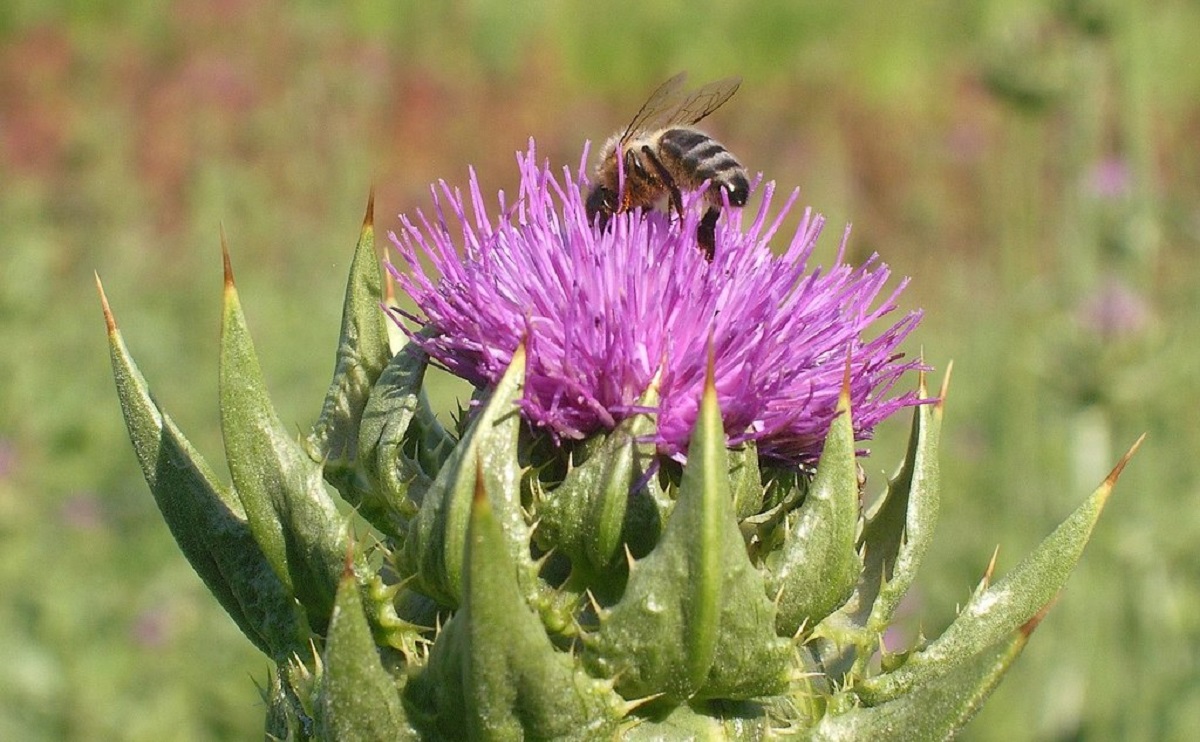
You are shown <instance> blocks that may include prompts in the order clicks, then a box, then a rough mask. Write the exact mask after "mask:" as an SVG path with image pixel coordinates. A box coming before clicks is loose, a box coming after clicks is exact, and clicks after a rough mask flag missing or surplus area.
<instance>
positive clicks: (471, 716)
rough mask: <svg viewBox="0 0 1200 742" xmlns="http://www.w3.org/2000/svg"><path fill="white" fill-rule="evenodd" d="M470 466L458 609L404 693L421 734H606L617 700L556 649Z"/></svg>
mask: <svg viewBox="0 0 1200 742" xmlns="http://www.w3.org/2000/svg"><path fill="white" fill-rule="evenodd" d="M485 480H486V476H485V474H484V472H483V471H482V469H479V470H477V474H476V477H475V481H476V487H475V490H476V493H477V494H476V496H475V497H474V498H473V502H472V507H471V513H470V520H469V526H468V538H467V544H466V563H465V572H466V574H465V583H464V585H463V602H462V607H461V609H460V610H459V611H458V612H457V613H456V614H455V615H454V617H453V618H451V619H450V621H449V623H447V624H446V626H445V628H444V629H443V630H442V632H441V634H440V635H439V636H438V639H437V642H436V643H435V644H434V647H433V650H432V652H431V653H430V657H429V664H428V666H427V668H426V669H425V671H424V672H423V673H421V674H420V675H418V676H416V677H415V678H413V680H411V681H410V682H409V683H408V685H407V687H406V689H405V694H406V697H407V699H408V701H409V704H410V706H411V707H413V708H414V710H415V711H414V714H415V715H414V720H416V721H417V723H418V725H419V726H420V727H421V729H422V731H423V732H425V733H426V735H427V737H430V738H437V739H579V740H591V739H611V738H612V737H613V734H614V732H615V730H616V727H617V722H618V721H619V719H620V718H621V716H622V713H623V708H624V706H625V704H624V703H623V702H622V700H621V699H620V698H619V697H617V696H616V695H615V694H614V693H613V692H612V689H611V687H610V686H609V685H608V684H607V683H603V682H600V681H597V680H594V679H592V678H590V677H588V675H587V674H586V673H584V672H583V671H582V670H581V669H580V668H578V667H577V666H575V664H574V660H573V659H572V656H571V655H570V654H569V653H566V652H560V651H558V650H556V649H555V648H554V646H553V644H551V642H550V639H549V638H548V637H547V636H546V632H545V629H544V628H543V627H542V624H541V621H540V619H539V618H538V615H537V613H535V612H534V611H533V610H531V609H530V607H529V605H528V604H527V603H526V602H525V601H524V600H523V599H522V597H521V585H520V582H519V574H520V571H521V570H520V568H519V567H518V565H517V563H515V562H514V561H513V560H512V557H511V555H510V552H509V544H508V541H509V539H508V537H507V536H506V535H505V534H504V532H503V527H502V524H501V522H500V521H499V520H498V519H497V518H496V517H495V511H494V509H493V506H492V502H494V501H495V497H494V496H490V494H489V493H488V492H487V491H486V489H485V487H486V485H485Z"/></svg>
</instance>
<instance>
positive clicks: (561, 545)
mask: <svg viewBox="0 0 1200 742" xmlns="http://www.w3.org/2000/svg"><path fill="white" fill-rule="evenodd" d="M637 405H638V406H641V407H647V408H653V407H656V406H657V405H658V388H657V382H655V383H654V384H652V385H651V386H650V388H648V389H647V390H646V392H645V393H644V394H643V395H642V397H641V398H640V399H639V400H638V401H637ZM654 431H655V424H654V418H653V416H651V415H650V414H637V415H633V416H631V417H628V418H626V419H625V420H623V421H621V423H620V424H619V425H617V427H616V429H614V430H613V431H612V432H611V433H609V434H608V435H607V436H605V438H604V440H603V442H601V443H600V445H599V446H598V447H597V448H596V450H595V451H593V452H592V453H591V454H590V455H589V456H588V458H587V460H586V461H584V462H583V463H582V464H580V465H578V466H575V467H574V468H572V469H571V470H570V471H569V472H567V476H566V477H565V478H564V479H563V481H562V483H561V484H560V485H558V486H557V487H555V488H554V489H553V490H551V491H549V492H548V493H546V495H545V496H544V498H543V500H542V504H541V507H540V508H538V514H539V516H540V517H539V523H538V536H539V538H544V539H545V541H546V543H549V544H552V545H553V547H554V548H555V549H556V550H558V551H561V552H562V553H563V554H565V555H566V556H568V557H570V559H571V561H572V562H573V563H578V562H580V561H581V560H586V563H587V565H588V566H589V567H591V568H592V569H595V570H598V571H601V572H603V570H606V569H608V568H609V567H612V566H613V565H614V564H615V563H616V562H617V560H619V559H622V558H624V552H623V550H622V548H621V547H622V546H623V545H624V544H625V543H626V541H627V537H628V534H627V530H628V529H629V528H637V525H636V524H630V523H628V522H627V520H628V519H627V515H628V514H629V509H630V508H629V506H630V505H631V504H634V511H635V512H638V513H641V512H646V511H654V510H655V508H654V506H653V505H650V506H649V507H644V508H639V507H637V505H636V504H635V503H631V501H634V500H637V499H644V498H648V497H650V494H649V493H648V492H647V491H646V488H645V487H641V488H638V489H637V490H636V491H635V485H636V484H637V483H638V481H639V480H640V479H642V478H643V477H644V476H645V474H646V470H647V469H648V468H649V466H650V464H651V462H652V460H653V457H654V455H655V452H654V444H653V443H645V442H639V441H645V440H647V439H648V438H649V436H651V435H653V434H654Z"/></svg>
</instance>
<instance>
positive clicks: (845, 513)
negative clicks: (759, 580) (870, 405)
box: [766, 371, 862, 635]
mask: <svg viewBox="0 0 1200 742" xmlns="http://www.w3.org/2000/svg"><path fill="white" fill-rule="evenodd" d="M847 373H849V372H848V371H847ZM858 513H859V491H858V467H857V464H856V462H855V445H854V427H853V425H852V424H851V419H850V392H849V379H848V377H847V381H846V382H845V384H844V385H843V388H842V393H841V396H840V397H839V399H838V405H837V417H835V418H834V419H833V423H832V424H831V425H830V426H829V433H828V434H827V435H826V437H825V447H824V450H823V452H822V454H821V460H820V461H819V462H818V463H817V473H816V475H815V476H814V478H813V482H812V485H811V486H810V487H809V489H808V494H807V496H806V497H805V500H804V503H803V505H801V506H800V507H799V508H798V509H797V510H796V511H795V512H794V513H792V514H791V515H789V516H788V521H787V522H788V523H789V525H788V526H787V528H788V530H787V533H786V536H785V539H784V544H783V546H782V547H781V548H780V549H779V550H778V551H776V552H774V553H773V554H771V555H770V556H769V557H768V559H767V562H766V566H767V571H768V573H769V577H768V588H769V590H770V594H771V595H777V596H778V599H777V604H778V606H779V615H778V619H777V623H776V628H777V630H778V631H779V633H780V634H783V635H791V634H795V633H796V632H797V631H799V630H800V628H801V627H803V626H810V627H811V626H813V625H814V624H815V623H817V622H819V621H820V620H822V619H824V618H825V617H826V616H828V615H829V614H830V613H832V612H833V611H834V610H835V609H836V608H838V607H839V606H840V605H842V604H843V603H845V602H846V599H847V598H848V597H850V594H851V592H852V591H853V589H854V586H855V584H856V583H857V582H858V577H859V574H860V572H861V566H862V565H861V561H860V559H859V555H858V551H857V543H856V536H855V530H856V528H857V525H858Z"/></svg>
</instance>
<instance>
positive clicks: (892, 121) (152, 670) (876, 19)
mask: <svg viewBox="0 0 1200 742" xmlns="http://www.w3.org/2000/svg"><path fill="white" fill-rule="evenodd" d="M1198 37H1200V8H1198V7H1197V5H1196V4H1195V3H1193V2H1184V1H1182V0H1176V1H1171V0H1162V1H1160V2H1143V3H1125V2H1121V1H1120V0H1054V1H1046V2H1012V1H1010V0H1004V1H1001V0H991V1H988V0H983V1H981V2H952V1H949V0H947V1H944V2H932V1H928V0H916V1H913V2H907V3H897V4H892V3H882V2H878V3H876V2H868V3H843V2H840V1H839V0H816V1H814V2H803V3H795V2H788V1H787V0H772V1H770V2H757V3H750V2H737V1H736V0H725V1H724V2H712V1H709V0H688V1H687V2H683V1H679V2H666V1H664V2H626V1H622V2H612V3H599V2H548V1H547V2H530V3H523V4H515V3H502V2H485V1H484V0H475V1H473V2H472V1H470V0H457V1H447V2H441V3H416V2H407V3H404V2H401V3H395V4H392V7H385V5H384V4H371V3H365V2H346V3H336V4H335V3H327V2H317V1H316V0H310V1H308V2H298V3H292V4H280V3H269V2H251V1H250V0H202V1H197V2H188V1H186V0H176V1H175V2H168V3H161V2H152V1H150V0H144V1H139V0H127V1H125V2H120V1H118V0H86V1H84V0H78V1H74V2H63V3H59V4H58V5H57V6H55V5H54V4H51V3H45V2H40V1H37V0H8V2H6V3H4V4H3V5H2V6H0V331H2V335H0V337H2V339H3V342H2V344H0V596H2V597H0V658H3V665H2V667H3V671H2V672H0V739H5V740H57V739H67V740H94V739H121V740H208V739H252V738H257V737H259V736H260V735H261V728H262V717H263V707H262V704H261V703H260V702H259V699H258V697H257V693H256V690H255V684H256V683H259V684H261V683H263V681H264V678H265V677H266V673H267V670H268V667H269V663H268V661H267V660H266V659H265V658H264V657H262V656H259V655H258V654H257V653H256V652H255V651H254V650H253V649H252V647H251V646H250V644H249V642H247V641H246V640H244V639H243V638H242V637H241V635H240V634H239V633H238V631H237V629H236V628H235V627H234V626H233V624H232V622H231V621H229V620H228V619H227V618H226V617H225V616H224V614H223V613H222V612H221V611H220V609H219V608H218V606H217V604H216V602H215V601H214V600H212V599H211V598H210V597H209V596H208V594H207V593H206V591H205V589H204V588H203V586H202V585H201V583H200V581H199V580H198V579H197V578H196V576H195V575H194V574H193V573H192V571H191V569H190V568H189V567H188V565H187V564H186V562H185V561H184V560H183V558H182V557H181V556H180V554H179V553H178V552H177V551H176V549H175V547H174V544H173V542H172V540H171V537H170V535H169V534H168V532H167V529H166V527H165V526H164V525H163V523H162V522H161V520H160V518H159V516H158V513H157V510H156V509H155V506H154V504H153V501H152V500H151V498H150V496H149V492H148V490H147V488H146V485H145V483H144V481H143V480H142V478H141V475H140V473H139V472H138V470H137V468H136V465H135V460H134V457H133V454H132V451H131V449H130V446H129V444H128V442H127V440H126V439H125V436H124V432H123V427H122V422H121V418H120V414H119V411H118V406H117V403H116V398H115V394H114V390H113V385H112V381H111V378H110V374H109V367H108V357H107V347H106V343H105V337H104V332H103V323H102V321H101V318H100V312H99V309H98V306H97V302H96V300H95V294H94V289H93V286H92V272H93V270H98V271H99V272H100V274H101V276H102V278H103V279H104V281H105V287H106V289H107V291H108V294H109V297H110V298H111V300H112V303H113V309H114V311H115V312H116V315H117V318H118V321H119V322H120V325H121V328H122V330H123V332H124V334H125V337H126V340H127V342H128V343H129V344H130V346H131V349H132V350H133V352H134V354H135V356H136V357H137V358H138V361H139V363H140V364H141V366H142V370H143V371H144V372H145V374H146V375H147V377H148V378H149V380H150V382H151V384H152V385H153V387H154V388H155V390H156V392H157V395H158V397H159V399H160V401H161V402H162V403H163V404H164V405H166V407H167V408H168V409H169V410H171V411H172V413H173V414H174V416H175V417H176V420H177V421H178V422H179V423H180V425H181V426H182V427H183V429H184V430H185V431H187V432H188V433H189V435H190V436H191V437H192V439H193V441H194V442H195V443H196V444H197V445H198V446H199V447H200V449H201V450H203V451H205V452H206V453H207V455H208V456H209V457H210V460H211V461H212V463H214V465H217V466H220V465H221V464H222V458H221V447H220V434H219V430H218V416H217V408H216V356H217V345H216V343H217V325H218V311H219V309H218V302H219V290H220V283H221V278H220V257H219V248H218V245H219V241H218V234H219V229H220V227H221V225H224V228H225V230H226V232H227V233H228V235H229V240H230V244H231V248H232V251H233V259H234V265H235V268H236V271H237V276H238V284H239V287H240V289H241V291H242V297H243V302H244V304H245V306H246V311H247V314H248V317H249V320H250V323H251V327H252V329H253V331H254V333H255V339H256V341H257V344H258V349H259V352H260V355H261V358H262V363H263V366H264V371H265V373H266V376H267V379H268V382H269V384H270V385H271V388H272V391H273V393H274V395H275V397H276V400H277V404H278V408H279V411H280V415H281V417H282V418H283V419H284V420H285V421H286V422H288V423H291V424H294V425H295V426H296V429H297V431H299V430H301V429H304V428H306V427H307V426H308V425H309V424H310V423H311V422H312V421H313V420H314V419H315V417H316V415H317V413H318V412H319V410H320V404H321V399H322V395H323V393H324V390H325V386H326V385H327V383H328V381H329V375H330V372H331V370H332V368H333V350H334V345H335V342H336V337H337V331H338V320H339V315H340V309H341V291H342V283H343V280H344V276H345V274H346V271H347V269H348V260H349V257H350V255H351V249H352V247H353V243H354V241H355V239H356V237H357V233H358V228H359V223H360V219H361V216H362V211H363V208H364V205H365V201H366V196H367V192H368V189H369V188H370V187H371V185H372V184H374V186H375V187H376V194H377V201H376V204H377V208H376V213H377V221H376V224H377V227H378V228H379V230H380V233H381V234H382V233H384V232H386V230H389V229H392V228H394V227H395V226H396V225H397V218H396V215H397V214H398V213H400V212H411V211H413V210H415V209H416V208H417V207H419V206H423V205H425V204H426V203H427V198H428V196H427V194H428V192H427V187H428V184H429V183H430V182H431V181H434V180H435V179H437V178H446V179H447V180H449V181H451V182H452V183H459V184H461V183H463V182H465V179H466V168H467V165H468V164H472V165H474V167H475V168H476V169H477V170H478V172H479V174H480V178H481V180H482V182H483V184H484V186H485V190H490V191H494V190H495V189H497V188H505V189H508V190H509V191H510V192H511V190H512V188H513V186H514V185H515V183H516V170H515V166H514V160H513V152H514V151H516V150H517V149H521V148H523V147H524V146H525V143H526V141H527V139H528V137H530V136H534V137H536V138H537V141H538V148H539V152H540V154H542V155H543V156H545V157H547V158H549V159H550V160H551V161H553V162H555V163H557V164H560V165H571V166H572V167H574V166H575V165H576V164H577V163H578V161H579V156H580V151H581V147H582V143H583V141H584V140H585V139H592V140H593V141H595V140H601V139H603V138H604V137H606V136H607V135H608V134H610V133H611V132H612V131H613V130H615V129H617V128H619V127H620V126H621V125H623V124H624V122H626V121H627V120H628V118H629V116H630V115H632V113H633V111H634V110H635V108H636V106H638V105H639V104H640V103H641V102H642V100H643V99H644V97H645V95H646V94H647V93H648V91H649V90H650V89H652V88H653V87H654V86H655V85H656V84H657V83H659V82H661V81H662V80H664V79H666V77H668V76H669V75H671V74H673V73H674V72H676V71H678V70H680V69H687V70H690V71H691V73H692V79H693V80H694V81H697V82H701V81H706V80H709V79H713V78H717V77H722V76H725V75H730V74H740V75H742V76H743V77H744V78H745V81H744V83H743V87H742V90H741V92H739V94H738V95H737V97H736V98H735V99H734V100H733V101H732V102H731V103H730V104H729V105H727V106H726V107H725V108H724V109H722V110H721V111H720V112H718V113H717V114H716V115H715V116H713V118H712V121H711V130H712V131H713V133H715V134H717V135H718V136H719V137H720V138H721V139H722V141H724V142H725V143H726V144H727V145H728V146H729V147H730V149H732V150H733V151H734V152H736V153H737V154H738V155H739V156H740V157H741V158H742V159H743V161H744V162H745V163H747V165H748V166H749V167H750V169H751V170H761V171H763V172H764V173H765V175H766V177H767V178H768V179H774V180H777V181H779V183H780V186H781V187H784V188H791V187H793V186H799V187H800V188H801V189H802V198H801V202H802V203H806V204H811V205H812V206H813V207H814V208H815V209H817V210H819V211H821V212H823V213H824V214H826V215H827V216H828V217H829V220H830V222H829V229H828V233H827V235H826V238H825V239H824V242H823V246H822V248H821V250H820V253H819V254H820V256H821V258H822V260H823V261H826V262H827V261H828V260H829V259H830V257H831V256H832V255H833V252H834V250H835V249H836V243H837V237H838V235H840V233H841V228H842V225H843V224H844V223H845V222H848V221H852V222H853V224H854V233H853V236H852V238H851V249H852V256H853V257H854V258H855V259H856V260H858V259H862V258H865V257H866V256H867V255H869V254H870V253H871V252H873V251H878V252H880V253H882V254H883V256H884V258H885V260H886V261H887V262H889V263H890V264H891V266H892V267H893V269H894V270H895V272H896V273H897V274H900V275H909V276H912V278H913V282H912V285H911V286H910V288H909V289H908V290H907V292H906V293H905V294H904V297H903V303H904V305H905V307H906V308H911V307H916V306H920V307H924V308H925V310H926V313H927V314H926V319H925V322H924V323H923V325H922V326H921V327H920V329H919V330H918V331H917V332H916V333H915V335H914V336H913V337H912V338H911V339H910V342H909V350H910V352H913V353H917V352H920V351H921V350H922V348H923V349H924V353H925V355H926V357H927V359H928V361H929V362H930V363H932V364H933V365H934V366H936V367H937V368H938V369H939V370H941V369H944V368H945V367H946V365H947V362H948V361H949V360H950V359H953V360H954V362H955V370H954V379H953V384H952V387H951V392H950V398H949V401H948V408H947V418H946V423H945V426H946V427H945V433H944V436H943V437H944V446H943V469H944V472H945V477H944V478H945V489H944V495H943V497H944V500H943V515H942V521H941V525H940V529H939V536H940V538H939V539H938V542H937V545H936V546H935V550H934V551H933V552H932V554H931V556H930V557H929V560H930V561H929V563H928V565H927V567H926V569H925V570H924V572H923V574H922V577H921V579H920V581H919V583H918V586H917V591H916V592H917V594H916V596H915V597H914V599H913V600H912V601H911V604H912V605H911V618H910V622H911V625H912V626H913V627H914V628H915V627H917V626H923V627H924V628H925V630H926V633H927V634H930V635H934V634H936V633H938V632H940V630H941V629H942V627H944V626H945V624H946V623H947V622H948V621H949V620H950V619H951V617H952V616H953V612H954V609H955V606H956V605H958V604H960V603H961V602H962V601H964V600H965V599H966V598H967V596H968V595H969V591H970V589H971V588H972V586H973V585H974V584H975V582H976V581H977V580H978V579H979V577H980V575H981V574H982V573H983V571H984V569H985V567H986V565H987V562H988V559H989V557H990V556H991V554H992V551H993V549H994V548H995V547H996V546H997V545H999V547H1000V552H999V571H1000V572H1003V571H1005V570H1007V569H1009V568H1011V567H1012V566H1013V565H1014V564H1015V563H1016V562H1017V560H1018V559H1019V558H1020V557H1021V556H1022V555H1023V554H1024V553H1026V552H1027V551H1029V550H1030V549H1031V548H1032V547H1033V546H1034V545H1035V544H1036V543H1037V542H1038V540H1040V539H1041V538H1042V537H1043V536H1044V535H1045V534H1046V533H1047V532H1048V531H1049V530H1050V529H1051V528H1052V527H1053V526H1054V525H1055V524H1056V523H1057V522H1058V521H1059V520H1061V519H1062V518H1063V517H1064V516H1065V515H1066V514H1067V513H1068V512H1069V511H1070V510H1071V509H1072V508H1073V507H1074V506H1075V505H1076V504H1077V503H1078V502H1080V501H1081V499H1082V498H1083V497H1084V496H1085V495H1086V494H1087V493H1088V492H1090V491H1091V489H1092V488H1093V487H1094V486H1095V485H1096V484H1098V483H1099V482H1100V480H1101V479H1102V478H1103V477H1104V475H1105V474H1106V473H1107V471H1108V469H1109V467H1110V466H1111V465H1112V464H1113V462H1114V461H1115V460H1116V459H1117V457H1118V456H1119V455H1120V453H1121V452H1122V451H1123V450H1124V449H1125V448H1126V447H1127V446H1128V445H1129V444H1130V443H1132V442H1133V440H1134V439H1135V438H1136V437H1137V436H1138V435H1139V434H1140V433H1142V432H1143V431H1148V432H1149V438H1148V440H1147V443H1146V445H1145V446H1144V447H1143V449H1142V451H1141V453H1140V454H1139V455H1138V456H1137V458H1136V459H1135V460H1134V462H1133V463H1132V465H1131V466H1130V467H1129V469H1128V470H1127V471H1126V473H1125V476H1124V478H1123V479H1122V480H1121V483H1120V486H1119V487H1118V489H1117V493H1116V496H1115V497H1114V499H1113V500H1112V501H1111V503H1110V505H1109V509H1108V511H1107V512H1106V513H1105V517H1104V518H1103V519H1102V520H1101V522H1100V525H1099V527H1098V529H1097V532H1096V534H1095V537H1094V540H1093V542H1092V544H1091V546H1090V547H1089V548H1088V551H1087V552H1086V554H1085V555H1084V560H1083V563H1082V565H1081V567H1080V568H1079V571H1078V572H1077V573H1076V574H1075V575H1074V576H1073V578H1072V579H1071V581H1070V583H1069V586H1068V588H1067V590H1066V592H1065V593H1064V595H1062V596H1061V599H1060V601H1059V603H1058V605H1057V606H1056V607H1055V608H1054V610H1053V611H1052V612H1051V614H1050V616H1049V618H1048V619H1047V620H1046V621H1045V622H1044V623H1043V624H1042V626H1041V628H1040V629H1039V630H1038V632H1037V633H1036V635H1035V636H1034V639H1033V641H1032V642H1031V644H1030V645H1029V647H1028V649H1027V651H1026V653H1025V656H1024V657H1023V658H1022V659H1021V661H1020V662H1018V664H1017V667H1016V669H1015V670H1014V672H1013V673H1012V674H1011V675H1010V676H1009V678H1008V679H1007V680H1006V681H1005V682H1004V683H1003V684H1002V686H1001V687H1000V689H999V690H998V691H997V692H996V694H995V696H994V697H993V698H992V700H991V701H990V702H989V704H988V706H987V707H986V708H985V710H984V712H983V713H982V714H981V715H980V716H979V717H978V718H977V719H976V720H975V721H974V722H973V724H972V725H971V727H970V728H969V730H968V733H967V734H966V738H968V739H975V740H1011V739H1033V740H1138V739H1191V738H1194V737H1195V734H1196V731H1195V730H1197V729H1200V671H1198V669H1197V661H1198V657H1200V579H1198V578H1200V547H1198V544H1200V456H1198V455H1197V452H1198V451H1200V422H1197V413H1198V411H1200V404H1198V402H1200V392H1198V390H1197V387H1198V386H1200V340H1197V339H1196V336H1195V335H1193V333H1195V332H1197V328H1200V302H1198V299H1200V254H1198V252H1197V240H1198V235H1200V193H1198V190H1200V178H1198V175H1200V147H1198V146H1197V143H1198V142H1200V64H1197V49H1196V45H1197V41H1196V39H1197V38H1198ZM753 205H754V201H753V200H752V202H751V208H753ZM938 378H940V377H935V383H937V382H936V379H938ZM459 393H461V390H460V389H458V390H456V389H455V388H454V387H452V386H445V387H444V388H443V391H442V394H441V395H440V398H441V399H443V400H445V401H446V403H447V404H449V403H450V402H451V401H452V400H453V399H454V397H455V395H456V394H459ZM906 433H907V421H902V420H897V421H894V422H891V423H889V424H888V425H885V426H884V427H883V429H881V430H880V431H879V439H878V441H877V443H876V445H875V456H874V457H873V458H871V459H870V460H869V461H868V462H867V463H866V467H867V469H868V471H869V473H870V475H871V477H872V479H871V486H872V487H873V488H875V489H878V487H879V483H880V482H881V481H882V479H883V476H882V473H883V472H884V471H885V470H886V471H890V470H891V469H892V466H893V463H894V462H895V461H896V460H897V457H898V455H899V452H900V450H901V445H902V439H903V437H904V436H905V435H906Z"/></svg>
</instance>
